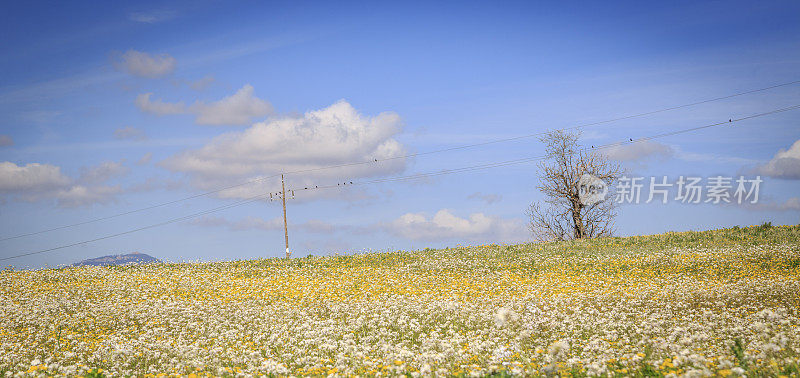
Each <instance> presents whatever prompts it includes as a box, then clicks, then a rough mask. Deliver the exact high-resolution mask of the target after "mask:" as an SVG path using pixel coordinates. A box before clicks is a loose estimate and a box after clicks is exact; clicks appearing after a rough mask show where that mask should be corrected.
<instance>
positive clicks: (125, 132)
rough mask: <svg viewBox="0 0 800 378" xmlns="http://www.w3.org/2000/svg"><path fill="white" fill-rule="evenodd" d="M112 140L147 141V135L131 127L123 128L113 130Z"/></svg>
mask: <svg viewBox="0 0 800 378" xmlns="http://www.w3.org/2000/svg"><path fill="white" fill-rule="evenodd" d="M114 138H117V139H129V140H139V141H141V140H146V139H147V134H145V132H144V131H143V130H141V129H137V128H135V127H133V126H125V127H122V128H119V129H116V130H114Z"/></svg>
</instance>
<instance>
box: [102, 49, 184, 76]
mask: <svg viewBox="0 0 800 378" xmlns="http://www.w3.org/2000/svg"><path fill="white" fill-rule="evenodd" d="M113 62H114V67H116V68H117V70H120V71H123V72H127V73H129V74H131V75H133V76H139V77H146V78H151V79H152V78H157V77H162V76H166V75H169V74H171V73H172V72H173V71H175V65H176V60H175V58H173V57H172V56H170V55H169V54H158V55H153V54H148V53H146V52H141V51H136V50H128V51H126V52H125V53H124V54H121V55H119V56H117V57H115V59H114V61H113Z"/></svg>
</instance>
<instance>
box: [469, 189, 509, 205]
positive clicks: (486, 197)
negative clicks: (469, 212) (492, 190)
mask: <svg viewBox="0 0 800 378" xmlns="http://www.w3.org/2000/svg"><path fill="white" fill-rule="evenodd" d="M467 199H471V200H478V201H483V202H486V204H487V205H491V204H493V203H495V202H500V200H502V199H503V196H501V195H499V194H483V193H481V192H476V193H472V194H470V195H469V196H467Z"/></svg>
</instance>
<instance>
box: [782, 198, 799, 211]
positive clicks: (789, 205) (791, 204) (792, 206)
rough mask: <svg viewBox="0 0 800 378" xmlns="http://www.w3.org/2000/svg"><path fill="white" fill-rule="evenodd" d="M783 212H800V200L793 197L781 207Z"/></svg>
mask: <svg viewBox="0 0 800 378" xmlns="http://www.w3.org/2000/svg"><path fill="white" fill-rule="evenodd" d="M779 208H780V209H781V210H797V211H800V198H798V197H792V198H789V199H788V200H786V202H784V203H782V204H781V205H780V207H779Z"/></svg>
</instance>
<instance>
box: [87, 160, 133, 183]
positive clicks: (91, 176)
mask: <svg viewBox="0 0 800 378" xmlns="http://www.w3.org/2000/svg"><path fill="white" fill-rule="evenodd" d="M128 171H129V169H128V167H126V166H124V165H123V164H122V162H121V161H120V162H116V161H107V162H103V163H100V164H99V165H97V166H94V167H90V168H84V169H82V171H81V176H80V178H78V181H80V182H83V183H90V184H97V183H103V182H106V181H108V180H110V179H112V178H115V177H120V176H124V175H126V174H127V173H128Z"/></svg>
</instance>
